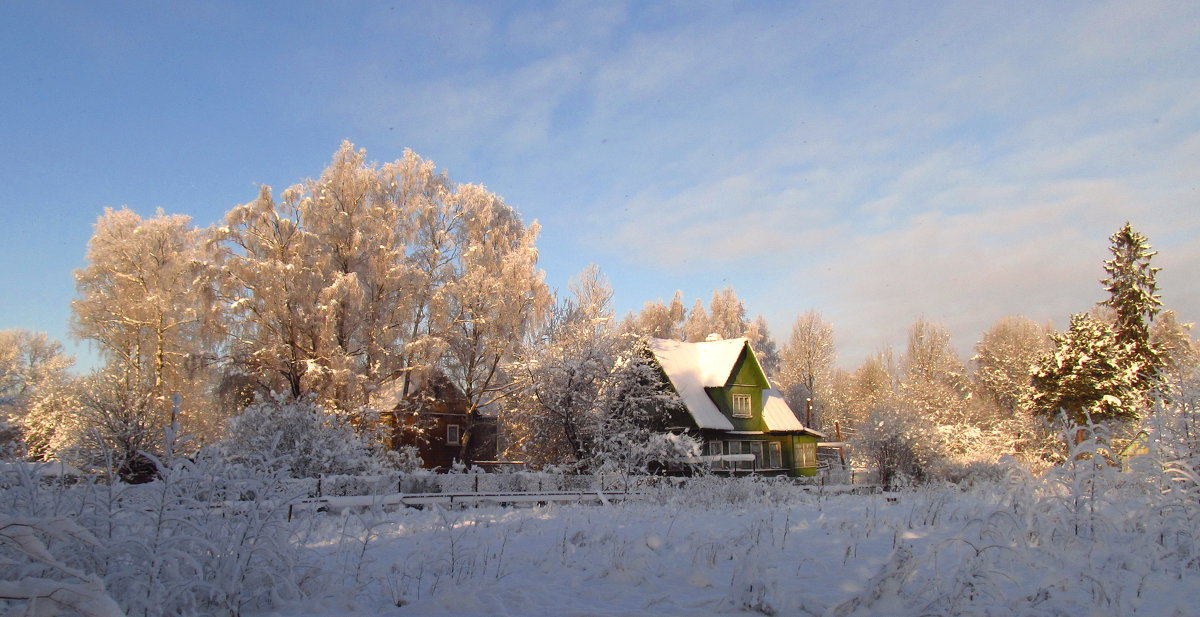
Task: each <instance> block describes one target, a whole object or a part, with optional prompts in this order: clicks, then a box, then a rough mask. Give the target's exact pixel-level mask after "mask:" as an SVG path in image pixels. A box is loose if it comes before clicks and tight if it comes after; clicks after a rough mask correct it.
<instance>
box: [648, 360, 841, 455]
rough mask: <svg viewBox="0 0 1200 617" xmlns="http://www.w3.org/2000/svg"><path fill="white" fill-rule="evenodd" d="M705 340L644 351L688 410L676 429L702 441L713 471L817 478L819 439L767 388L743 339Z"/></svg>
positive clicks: (758, 367)
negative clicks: (752, 472) (696, 436)
mask: <svg viewBox="0 0 1200 617" xmlns="http://www.w3.org/2000/svg"><path fill="white" fill-rule="evenodd" d="M709 339H710V340H707V341H704V342H700V343H683V342H680V341H672V340H665V339H651V340H650V341H649V345H648V347H649V350H650V353H651V354H652V355H653V357H654V360H655V361H656V362H657V363H658V365H659V367H660V368H661V369H662V371H663V373H664V374H665V375H666V377H667V380H668V381H669V382H670V384H671V387H672V388H673V389H674V390H675V391H676V392H677V393H678V394H679V397H680V398H681V399H682V401H683V404H684V406H685V407H686V408H687V414H685V416H684V417H683V418H682V421H683V422H684V424H685V426H681V427H679V428H681V429H686V430H687V431H688V432H690V433H692V434H695V435H698V436H699V437H700V438H701V439H702V440H703V442H704V454H705V457H706V459H707V460H709V461H712V462H713V467H714V469H717V470H724V471H728V472H739V471H743V472H749V471H755V472H758V473H763V474H774V475H791V476H812V475H816V473H817V441H818V439H820V438H823V437H825V435H824V434H822V433H820V432H819V431H816V430H813V429H811V428H808V427H806V426H804V424H802V423H801V422H800V420H799V418H797V417H796V414H795V413H794V412H793V411H792V408H791V407H790V406H788V404H787V402H786V401H784V400H783V396H782V395H781V394H780V393H779V391H778V390H775V389H774V388H772V387H771V383H770V381H768V380H767V376H766V374H765V373H763V370H762V366H761V365H759V363H758V358H757V357H756V356H755V355H754V350H753V349H752V348H751V347H750V343H749V341H748V340H747V339H744V338H736V339H726V340H719V339H716V340H714V337H709ZM732 455H742V456H732ZM745 455H750V456H745Z"/></svg>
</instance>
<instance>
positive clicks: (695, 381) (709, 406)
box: [649, 338, 746, 431]
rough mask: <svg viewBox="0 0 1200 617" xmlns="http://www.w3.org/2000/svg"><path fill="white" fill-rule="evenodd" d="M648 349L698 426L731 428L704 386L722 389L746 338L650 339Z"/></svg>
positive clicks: (726, 429) (723, 429) (725, 429)
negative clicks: (713, 339)
mask: <svg viewBox="0 0 1200 617" xmlns="http://www.w3.org/2000/svg"><path fill="white" fill-rule="evenodd" d="M649 346H650V350H651V351H652V352H654V356H655V358H657V359H658V364H659V366H661V367H662V369H663V372H664V373H666V374H667V379H670V380H671V385H673V386H675V391H676V392H678V393H679V397H680V398H681V399H683V404H684V405H686V406H687V408H688V411H690V412H691V413H692V417H693V418H694V419H695V421H696V426H697V427H698V428H707V429H717V430H722V431H732V430H733V424H732V423H731V422H730V421H729V419H728V418H726V417H725V415H724V414H722V413H721V410H720V409H717V406H716V404H715V403H713V402H712V399H711V398H709V396H708V392H705V391H704V389H705V388H721V387H724V386H725V383H726V382H727V381H729V375H730V373H732V372H733V366H734V364H736V363H737V360H738V358H739V357H740V356H741V355H742V349H743V348H745V346H746V339H744V338H736V339H726V340H720V341H706V342H703V343H684V342H682V341H672V340H667V339H659V338H652V339H650V341H649Z"/></svg>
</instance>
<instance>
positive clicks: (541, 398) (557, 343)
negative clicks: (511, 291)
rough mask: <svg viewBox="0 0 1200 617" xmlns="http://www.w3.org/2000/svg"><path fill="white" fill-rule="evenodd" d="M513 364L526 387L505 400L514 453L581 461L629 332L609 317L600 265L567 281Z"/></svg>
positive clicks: (549, 459) (543, 461) (590, 446)
mask: <svg viewBox="0 0 1200 617" xmlns="http://www.w3.org/2000/svg"><path fill="white" fill-rule="evenodd" d="M568 287H569V289H570V292H571V293H570V296H569V297H567V298H562V299H560V300H559V301H558V302H557V303H556V304H555V306H554V309H553V311H551V313H550V316H549V318H548V319H547V320H546V323H545V324H544V325H542V326H541V327H540V328H539V329H538V331H537V332H536V334H535V335H534V336H533V337H531V341H530V343H529V344H528V345H526V347H525V349H523V350H522V352H521V353H520V355H519V357H518V358H517V360H516V361H515V362H513V363H512V366H511V368H510V369H509V370H510V372H511V373H513V374H514V376H517V377H519V378H520V379H521V381H522V382H523V383H522V388H521V390H520V392H519V393H518V394H517V395H516V396H514V397H513V400H512V401H511V404H509V405H506V406H505V407H506V409H507V410H508V411H507V413H505V414H504V424H505V426H506V429H507V434H508V435H509V438H510V445H509V451H510V452H509V453H510V455H512V456H515V457H518V458H520V460H525V461H529V462H533V463H540V464H546V463H565V462H572V463H578V462H580V461H582V460H584V459H585V458H586V457H587V456H588V454H589V452H590V451H591V450H592V449H593V446H594V443H595V440H596V437H597V432H598V430H599V428H600V423H601V421H602V419H603V412H604V405H603V394H604V392H605V389H606V386H607V384H608V381H609V380H610V378H611V376H612V373H613V370H614V364H615V362H616V358H617V355H618V352H619V345H620V341H622V340H628V335H621V334H619V333H618V331H617V329H616V328H615V327H614V326H613V323H612V308H611V298H612V288H611V287H609V285H608V282H607V281H606V280H605V279H604V277H603V276H602V275H601V274H600V271H599V269H598V268H597V267H596V266H590V267H589V268H587V269H586V270H584V271H583V272H582V273H580V275H579V276H578V277H577V278H575V279H574V280H572V281H571V283H570V284H569V286H568Z"/></svg>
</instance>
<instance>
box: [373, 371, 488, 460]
mask: <svg viewBox="0 0 1200 617" xmlns="http://www.w3.org/2000/svg"><path fill="white" fill-rule="evenodd" d="M412 388H413V393H412V394H411V395H409V397H408V398H406V399H404V400H401V401H400V402H398V403H396V405H395V407H394V408H393V409H392V410H391V411H385V412H383V413H381V414H380V416H381V420H382V421H383V423H384V426H385V427H387V429H388V430H389V431H390V432H391V447H392V448H393V449H399V448H401V447H406V446H408V447H415V448H416V449H417V453H418V454H419V455H420V457H421V466H422V467H424V468H426V469H434V470H438V471H446V470H448V469H450V468H451V467H453V465H454V464H455V463H456V462H461V459H462V458H463V452H462V438H463V435H464V433H465V432H466V431H467V427H468V426H470V427H471V437H470V441H469V445H468V451H467V461H469V462H472V463H474V462H476V461H494V460H495V459H496V418H495V416H493V415H486V414H476V416H475V417H474V418H471V417H470V414H469V413H468V411H467V409H468V407H469V403H468V401H467V398H466V397H465V396H464V395H463V393H462V391H461V390H459V389H458V388H457V387H456V386H455V385H454V384H453V383H451V382H450V380H449V379H447V378H446V377H445V375H442V374H441V373H438V372H433V373H430V374H425V375H418V376H417V377H416V378H415V379H414V382H413V386H412Z"/></svg>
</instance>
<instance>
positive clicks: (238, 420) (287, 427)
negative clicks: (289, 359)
mask: <svg viewBox="0 0 1200 617" xmlns="http://www.w3.org/2000/svg"><path fill="white" fill-rule="evenodd" d="M220 448H221V452H222V453H223V454H224V456H225V458H226V460H228V461H230V462H233V463H243V464H247V463H257V462H260V461H264V460H271V461H278V462H279V463H280V464H282V465H284V466H286V468H287V469H288V470H289V472H290V473H291V475H292V477H295V478H315V477H318V476H320V475H322V474H354V473H360V472H363V471H366V470H367V469H369V468H370V467H371V466H372V459H371V457H370V456H369V454H368V451H367V447H366V445H365V444H364V443H363V442H362V440H361V439H360V438H359V437H358V435H357V434H356V433H355V431H354V428H353V427H351V426H350V424H349V422H346V421H345V420H343V419H342V418H340V417H338V416H334V415H331V414H328V413H326V412H325V410H323V409H322V408H321V407H320V406H318V405H317V404H316V402H315V401H314V400H313V399H312V398H303V399H299V400H297V399H291V398H289V397H287V396H285V395H282V394H277V395H275V396H274V397H271V398H268V399H265V400H260V401H258V402H256V403H254V404H253V405H250V406H249V407H247V408H246V409H245V410H244V411H243V412H242V414H241V415H239V416H237V417H234V418H231V419H230V420H229V436H228V437H226V438H225V439H224V440H223V441H221V442H220Z"/></svg>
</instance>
